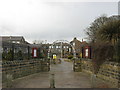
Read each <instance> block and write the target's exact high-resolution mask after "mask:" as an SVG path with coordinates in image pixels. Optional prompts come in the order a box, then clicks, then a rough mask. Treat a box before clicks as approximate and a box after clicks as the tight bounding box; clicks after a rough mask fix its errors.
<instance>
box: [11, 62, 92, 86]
mask: <svg viewBox="0 0 120 90" xmlns="http://www.w3.org/2000/svg"><path fill="white" fill-rule="evenodd" d="M51 74H54V80H55V88H90V87H91V83H90V76H89V75H88V74H86V73H83V72H74V71H73V63H72V62H67V61H64V60H62V62H61V64H58V63H57V64H52V65H51V70H50V72H40V73H36V74H33V75H29V76H26V77H23V78H19V79H17V80H15V81H14V85H13V87H14V88H50V75H51Z"/></svg>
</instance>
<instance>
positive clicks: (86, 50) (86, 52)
mask: <svg viewBox="0 0 120 90" xmlns="http://www.w3.org/2000/svg"><path fill="white" fill-rule="evenodd" d="M85 57H88V48H86V49H85Z"/></svg>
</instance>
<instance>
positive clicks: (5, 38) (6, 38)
mask: <svg viewBox="0 0 120 90" xmlns="http://www.w3.org/2000/svg"><path fill="white" fill-rule="evenodd" d="M1 37H2V41H23V42H24V43H25V44H29V43H28V42H27V41H25V39H24V37H23V36H1Z"/></svg>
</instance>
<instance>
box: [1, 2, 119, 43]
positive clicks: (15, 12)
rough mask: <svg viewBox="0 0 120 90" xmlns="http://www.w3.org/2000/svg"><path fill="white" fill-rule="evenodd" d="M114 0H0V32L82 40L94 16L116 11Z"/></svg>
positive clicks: (44, 38) (49, 40) (51, 39)
mask: <svg viewBox="0 0 120 90" xmlns="http://www.w3.org/2000/svg"><path fill="white" fill-rule="evenodd" d="M101 1H102V0H101ZM113 1H115V2H86V1H85V2H80V1H79V0H75V1H72V0H70V1H67V0H66V1H63V0H61V1H60V0H0V34H1V35H2V36H3V35H4V36H7V35H9V36H10V35H11V36H12V35H14V36H17V35H19V36H24V37H25V39H26V40H27V41H28V42H32V41H34V40H47V42H53V41H55V40H61V39H64V40H72V39H73V38H74V37H77V38H78V39H79V40H81V39H82V38H86V34H85V31H84V30H85V29H86V28H87V27H88V26H89V25H90V23H91V22H93V21H94V20H95V19H96V18H97V17H99V16H101V15H103V14H106V15H107V16H112V15H117V14H118V3H117V0H113Z"/></svg>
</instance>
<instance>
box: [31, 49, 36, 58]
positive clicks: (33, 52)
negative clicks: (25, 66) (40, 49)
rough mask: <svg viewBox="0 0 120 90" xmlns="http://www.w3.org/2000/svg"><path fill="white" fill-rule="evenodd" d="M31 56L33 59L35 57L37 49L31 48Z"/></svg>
mask: <svg viewBox="0 0 120 90" xmlns="http://www.w3.org/2000/svg"><path fill="white" fill-rule="evenodd" d="M32 55H33V57H34V58H36V57H37V48H32Z"/></svg>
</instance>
